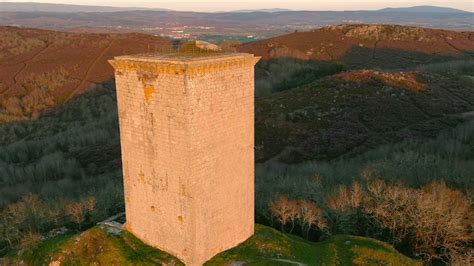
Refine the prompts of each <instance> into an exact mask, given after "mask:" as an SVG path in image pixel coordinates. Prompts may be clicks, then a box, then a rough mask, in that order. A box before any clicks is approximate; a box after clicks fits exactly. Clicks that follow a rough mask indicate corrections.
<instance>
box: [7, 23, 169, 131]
mask: <svg viewBox="0 0 474 266" xmlns="http://www.w3.org/2000/svg"><path fill="white" fill-rule="evenodd" d="M0 38H1V39H2V42H1V43H0V122H8V121H15V120H23V119H27V118H31V117H35V116H37V115H38V114H39V113H40V112H42V111H45V110H47V109H50V108H53V107H56V106H59V105H61V104H63V103H65V102H67V101H69V100H70V99H72V98H74V97H75V96H77V95H79V94H81V93H82V92H84V91H86V90H88V89H89V88H90V87H92V86H93V85H94V84H98V83H102V82H105V81H108V80H111V79H112V78H113V71H112V67H111V66H110V65H109V64H108V63H107V60H108V59H111V58H113V57H114V56H116V55H123V54H134V53H145V52H149V51H154V50H155V49H158V50H159V49H161V48H162V47H163V46H164V45H169V44H170V42H169V41H168V40H165V39H163V38H160V37H153V36H150V35H145V34H120V35H119V34H78V33H62V32H54V31H44V30H37V29H20V28H14V27H0ZM156 47H158V48H156Z"/></svg>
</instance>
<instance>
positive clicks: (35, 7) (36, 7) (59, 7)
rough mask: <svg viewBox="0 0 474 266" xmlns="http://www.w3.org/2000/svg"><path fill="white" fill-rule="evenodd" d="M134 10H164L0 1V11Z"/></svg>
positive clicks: (71, 11)
mask: <svg viewBox="0 0 474 266" xmlns="http://www.w3.org/2000/svg"><path fill="white" fill-rule="evenodd" d="M135 10H151V11H165V10H167V9H162V8H146V7H113V6H90V5H71V4H49V3H28V2H25V3H18V2H4V3H0V12H59V13H73V12H120V11H135Z"/></svg>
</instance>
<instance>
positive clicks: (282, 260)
mask: <svg viewBox="0 0 474 266" xmlns="http://www.w3.org/2000/svg"><path fill="white" fill-rule="evenodd" d="M272 260H274V261H279V262H286V263H290V264H293V265H297V266H306V264H303V263H301V262H297V261H292V260H284V259H272Z"/></svg>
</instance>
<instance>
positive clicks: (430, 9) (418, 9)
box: [378, 6, 472, 13]
mask: <svg viewBox="0 0 474 266" xmlns="http://www.w3.org/2000/svg"><path fill="white" fill-rule="evenodd" d="M378 11H380V12H411V13H472V12H468V11H465V10H461V9H456V8H450V7H439V6H412V7H396V8H393V7H388V8H384V9H380V10H378Z"/></svg>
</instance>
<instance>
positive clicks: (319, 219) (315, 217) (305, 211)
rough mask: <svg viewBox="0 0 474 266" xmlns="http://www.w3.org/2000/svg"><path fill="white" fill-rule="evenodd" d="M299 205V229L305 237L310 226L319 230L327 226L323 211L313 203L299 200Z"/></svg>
mask: <svg viewBox="0 0 474 266" xmlns="http://www.w3.org/2000/svg"><path fill="white" fill-rule="evenodd" d="M298 206H299V212H300V214H299V221H300V225H301V229H302V231H303V232H304V234H305V236H306V239H308V238H309V232H310V230H311V229H312V228H314V227H317V228H318V229H320V230H325V229H326V228H327V223H326V219H324V216H323V211H322V210H321V209H320V208H318V207H317V206H316V205H315V204H314V203H312V202H309V201H305V200H300V201H298Z"/></svg>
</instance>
